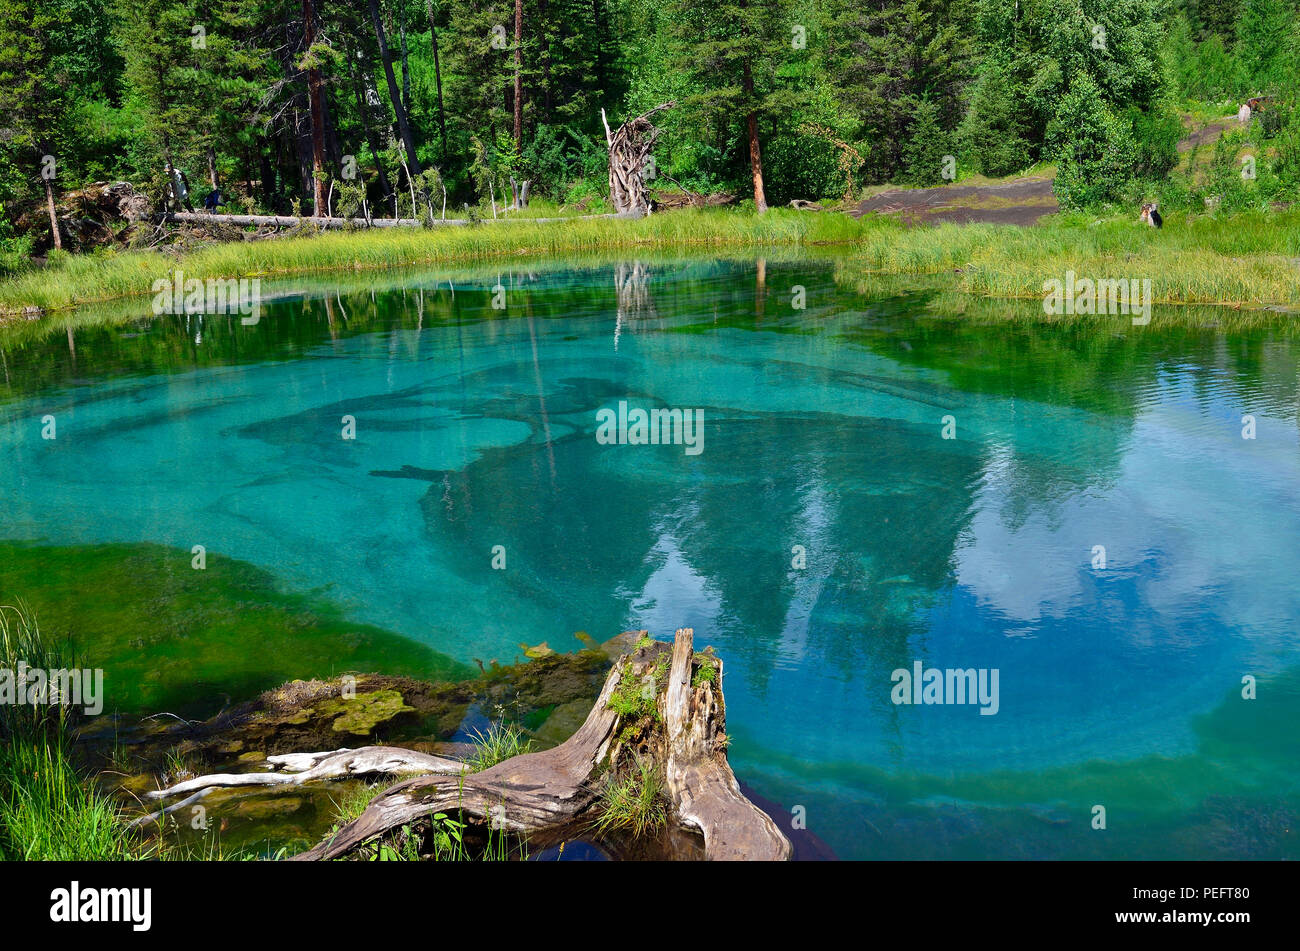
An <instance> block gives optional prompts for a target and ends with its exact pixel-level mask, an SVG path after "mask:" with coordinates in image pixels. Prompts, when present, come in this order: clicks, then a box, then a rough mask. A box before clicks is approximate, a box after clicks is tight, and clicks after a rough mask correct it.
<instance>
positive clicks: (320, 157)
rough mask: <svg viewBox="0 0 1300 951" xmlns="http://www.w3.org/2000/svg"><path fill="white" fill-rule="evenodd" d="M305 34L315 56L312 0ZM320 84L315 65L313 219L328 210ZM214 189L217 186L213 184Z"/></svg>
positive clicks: (306, 3) (311, 91)
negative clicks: (323, 210) (323, 209)
mask: <svg viewBox="0 0 1300 951" xmlns="http://www.w3.org/2000/svg"><path fill="white" fill-rule="evenodd" d="M302 33H303V44H304V45H305V46H306V47H307V55H308V56H312V53H311V48H312V46H314V45H315V43H316V8H315V4H314V2H313V0H302ZM320 84H321V74H320V68H319V67H318V66H316V65H314V61H313V63H312V64H309V66H308V68H307V99H308V102H309V105H310V107H311V166H312V176H311V178H312V189H311V204H312V209H313V210H312V214H314V215H319V214H320V213H321V209H322V208H323V207H324V206H325V114H324V111H323V110H322V109H321V98H320V96H321V94H320ZM212 187H213V188H216V187H217V186H216V185H215V184H214V185H213V186H212Z"/></svg>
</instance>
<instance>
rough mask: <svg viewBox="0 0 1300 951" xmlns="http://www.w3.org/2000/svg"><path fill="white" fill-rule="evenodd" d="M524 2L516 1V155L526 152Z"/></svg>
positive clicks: (521, 0)
mask: <svg viewBox="0 0 1300 951" xmlns="http://www.w3.org/2000/svg"><path fill="white" fill-rule="evenodd" d="M523 44H524V0H515V155H519V154H520V153H521V152H523V150H524V72H523V55H524V53H523Z"/></svg>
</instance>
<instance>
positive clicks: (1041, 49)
mask: <svg viewBox="0 0 1300 951" xmlns="http://www.w3.org/2000/svg"><path fill="white" fill-rule="evenodd" d="M1297 38H1298V34H1297V4H1296V0H1173V2H1172V3H1171V0H883V2H881V3H878V4H870V5H863V4H860V3H857V2H853V0H455V2H452V0H365V2H357V3H342V2H340V0H293V2H288V0H41V2H36V0H0V258H2V257H3V255H4V254H5V253H7V254H8V255H10V256H11V257H12V256H14V255H19V256H21V255H22V254H25V253H26V252H27V251H29V250H30V249H31V245H32V242H33V240H34V241H35V242H36V243H37V245H38V246H39V247H41V248H43V247H48V245H49V244H50V239H51V237H52V235H51V224H50V221H51V218H52V217H53V215H54V211H53V207H54V202H55V201H56V198H57V196H58V195H59V194H63V193H66V192H67V191H68V190H70V189H75V188H77V187H78V186H80V185H82V184H85V183H87V182H91V181H97V180H106V179H125V180H129V181H131V182H133V183H135V184H136V185H137V186H142V187H144V188H145V189H146V190H147V191H148V193H149V194H150V196H151V197H152V198H154V199H155V200H157V198H158V196H161V194H162V193H163V189H164V187H165V185H166V184H167V182H168V176H167V175H166V174H165V172H164V169H165V167H166V166H165V163H167V162H171V163H174V165H175V166H176V167H177V168H178V169H180V170H181V171H183V172H184V173H185V175H186V178H187V180H188V182H189V186H190V190H191V197H192V199H193V200H194V202H195V204H197V203H198V202H199V201H200V200H201V199H202V198H203V196H204V195H205V194H206V193H207V192H208V191H209V190H211V189H212V188H215V187H218V186H219V187H220V188H221V190H222V193H223V196H224V198H225V202H226V209H227V210H248V211H265V212H279V213H288V212H292V211H295V210H302V211H312V210H320V211H321V213H325V211H326V209H322V208H321V207H320V206H321V204H322V203H324V204H325V205H328V210H329V211H332V212H333V213H339V212H340V210H350V211H352V210H355V209H357V208H359V207H361V202H362V200H363V199H364V200H365V201H366V202H367V206H368V207H369V208H370V209H371V210H372V213H373V214H382V215H392V214H401V215H414V216H419V215H422V214H425V213H426V212H428V213H434V212H435V211H437V212H438V213H441V212H440V206H441V204H442V200H443V193H442V189H443V187H444V186H445V187H446V195H447V202H448V207H450V208H453V209H454V208H459V207H461V205H462V204H466V203H472V204H474V205H476V206H482V207H483V208H484V209H486V208H487V207H488V206H489V205H498V206H499V205H501V204H502V203H503V202H506V201H509V196H510V180H511V178H512V177H513V178H516V179H519V180H523V179H528V180H530V181H531V182H532V191H533V194H534V195H540V196H543V197H545V198H548V199H550V200H553V201H556V202H568V203H582V205H583V207H595V206H597V205H599V203H600V201H601V200H602V198H603V196H604V195H605V194H606V193H607V186H606V180H605V174H606V172H605V157H604V130H603V124H602V115H601V112H602V110H605V111H606V112H607V113H608V116H609V120H610V122H611V124H615V125H616V124H617V123H618V122H620V121H622V120H623V119H625V118H628V117H631V116H633V115H636V114H638V113H640V112H643V111H645V110H648V109H650V108H652V107H654V106H656V105H659V104H660V103H663V102H666V101H669V100H676V102H677V103H678V105H677V107H676V108H674V109H671V110H669V111H667V112H664V113H660V114H659V116H657V118H656V121H657V122H658V123H659V124H660V125H661V127H662V129H663V134H662V137H661V139H660V144H659V146H658V147H657V149H656V155H655V158H656V174H658V175H660V178H659V181H658V184H667V183H669V182H671V183H673V184H674V185H676V184H680V185H681V186H684V187H686V188H689V189H692V190H694V191H698V192H707V191H728V192H731V193H733V194H735V195H736V196H737V197H738V198H740V199H742V200H745V201H750V202H754V203H756V204H758V205H759V206H760V207H761V206H763V205H764V204H765V203H770V204H784V203H786V202H788V201H790V200H791V199H793V198H805V199H826V198H833V199H839V198H844V197H853V196H854V195H855V194H856V193H857V192H858V191H859V190H860V189H861V188H863V187H865V186H869V185H872V184H879V183H886V182H895V183H905V184H916V185H933V184H941V183H942V182H943V181H945V180H952V179H954V178H957V177H962V176H965V175H968V174H971V173H982V174H985V175H990V176H1002V175H1007V174H1012V173H1016V172H1020V171H1024V170H1025V169H1027V168H1029V167H1032V166H1033V165H1034V164H1036V163H1039V162H1047V163H1055V164H1056V165H1057V166H1058V177H1057V193H1058V196H1059V197H1060V198H1061V200H1062V202H1063V204H1065V205H1066V206H1067V207H1086V206H1092V205H1096V204H1098V203H1105V202H1113V201H1130V200H1134V199H1135V198H1137V197H1142V196H1155V195H1159V196H1160V197H1162V199H1164V200H1165V201H1168V202H1171V203H1173V204H1175V205H1176V204H1178V203H1179V202H1180V201H1183V202H1191V200H1192V199H1193V198H1196V199H1198V200H1199V199H1200V198H1203V197H1205V196H1204V195H1201V194H1200V192H1198V191H1197V188H1196V187H1194V185H1193V184H1191V183H1190V179H1189V180H1187V181H1182V182H1181V183H1179V184H1177V185H1176V186H1173V187H1171V186H1170V185H1169V184H1168V182H1167V181H1166V179H1167V176H1168V173H1169V172H1170V170H1171V169H1172V168H1173V167H1174V166H1175V165H1176V163H1177V159H1178V153H1177V151H1176V144H1177V142H1178V140H1179V138H1180V136H1181V135H1182V134H1183V122H1182V121H1181V116H1182V115H1184V114H1186V113H1189V112H1191V113H1197V114H1199V115H1202V116H1230V115H1233V114H1235V112H1236V109H1237V108H1238V106H1239V105H1240V104H1241V102H1243V101H1244V100H1245V99H1246V98H1247V97H1252V96H1261V95H1263V96H1268V97H1270V99H1269V103H1268V107H1267V108H1266V109H1264V110H1263V111H1261V112H1259V113H1258V116H1257V117H1256V123H1255V124H1254V125H1252V126H1250V127H1247V128H1245V129H1242V130H1241V131H1240V132H1237V133H1234V135H1235V136H1236V137H1235V139H1234V138H1232V137H1230V138H1229V142H1228V144H1227V145H1226V146H1224V147H1223V148H1222V149H1221V150H1220V151H1219V152H1218V153H1216V156H1215V157H1214V158H1213V159H1212V160H1211V161H1210V162H1209V170H1208V172H1207V175H1208V178H1209V181H1208V184H1207V185H1206V187H1207V188H1209V187H1214V188H1215V194H1214V200H1215V201H1222V202H1224V203H1225V204H1226V205H1233V204H1234V203H1236V204H1238V205H1241V204H1259V203H1260V202H1266V201H1269V200H1277V199H1279V198H1282V197H1290V196H1293V195H1294V193H1295V190H1296V187H1297V181H1298V180H1300V170H1298V168H1297V164H1298V162H1300V155H1298V152H1300V119H1298V117H1297V110H1296V97H1295V92H1296V85H1297V80H1296V74H1297V63H1296V52H1295V51H1296V47H1297V43H1296V40H1297ZM1234 144H1235V145H1236V146H1237V149H1236V150H1233V149H1232V146H1233V145H1234ZM1247 144H1252V147H1253V148H1254V152H1252V155H1256V161H1255V167H1254V168H1253V169H1252V176H1249V177H1244V178H1243V177H1242V176H1237V177H1236V178H1234V177H1233V175H1234V174H1235V170H1236V166H1237V164H1238V162H1239V161H1240V160H1241V155H1239V154H1238V153H1240V152H1241V151H1242V149H1243V148H1245V146H1246V145H1247ZM1216 176H1217V177H1216ZM318 182H319V186H318V184H317V183H318ZM584 200H585V201H584ZM413 204H414V207H413ZM480 213H482V212H480ZM4 267H5V262H4V261H3V260H0V270H3V269H4Z"/></svg>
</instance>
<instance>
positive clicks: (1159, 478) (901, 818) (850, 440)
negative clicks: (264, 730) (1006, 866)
mask: <svg viewBox="0 0 1300 951" xmlns="http://www.w3.org/2000/svg"><path fill="white" fill-rule="evenodd" d="M837 267H839V265H837V264H836V263H835V262H833V261H829V260H826V261H821V260H788V261H780V260H772V261H767V262H764V263H763V264H762V265H761V266H760V265H759V264H758V263H757V262H755V261H754V260H748V261H730V260H719V261H714V260H700V261H694V260H686V261H656V262H653V263H650V264H646V265H642V266H640V267H633V265H632V264H631V263H628V264H625V265H622V266H620V265H617V264H610V265H600V266H584V267H575V268H573V269H567V270H565V269H559V270H547V269H544V268H541V267H540V266H538V269H537V270H536V271H534V272H532V273H529V272H527V271H526V270H522V269H521V268H520V267H519V266H515V267H514V268H513V269H511V268H506V267H503V268H502V269H501V270H499V271H498V270H497V269H495V268H494V269H493V270H491V271H490V272H481V273H478V274H468V275H466V274H461V275H459V276H458V277H457V278H456V279H454V280H453V281H451V282H450V283H449V281H448V279H447V275H446V274H440V273H436V272H431V273H427V274H416V275H410V276H407V277H404V278H403V279H402V280H401V282H400V284H399V286H396V287H387V286H383V287H381V286H379V285H381V284H383V283H384V282H382V281H381V280H379V279H376V281H375V284H376V288H373V289H367V288H365V287H364V286H363V287H358V286H356V285H352V286H349V287H347V288H345V289H342V290H338V291H333V290H330V291H322V292H321V293H320V294H316V293H311V294H306V295H296V296H290V297H286V298H282V299H280V300H277V301H275V302H273V303H270V304H267V305H265V307H264V309H263V312H262V314H261V318H260V321H259V323H258V324H257V325H255V326H242V325H241V324H240V321H239V320H238V318H235V319H233V320H232V319H230V318H227V317H209V318H207V319H206V320H205V321H204V322H203V324H202V325H200V322H199V320H198V318H197V317H191V318H188V319H187V318H186V317H183V316H179V317H178V316H166V317H158V318H154V317H150V316H148V302H147V301H146V302H143V303H142V304H141V307H140V313H141V316H140V318H139V319H138V320H133V321H129V322H126V323H120V324H116V325H112V326H94V327H88V328H82V329H79V330H78V331H77V332H76V333H75V334H74V335H73V336H72V338H71V339H70V338H69V335H68V334H67V333H65V331H64V328H63V327H62V326H59V327H58V329H55V330H50V331H48V332H44V331H43V332H41V333H39V334H31V333H28V334H27V335H26V336H25V337H23V338H22V339H21V341H19V342H14V341H12V340H11V341H9V342H8V343H6V344H5V346H4V347H3V348H0V349H2V352H3V355H4V374H5V376H4V389H0V458H3V459H4V460H5V465H4V467H3V469H2V470H0V497H3V499H4V507H3V518H0V538H2V539H7V540H22V541H31V542H39V543H41V544H43V545H50V546H78V545H88V544H92V543H104V542H129V543H136V542H150V543H157V544H161V545H167V546H172V547H174V548H176V549H182V550H184V551H185V552H188V551H189V550H190V549H191V547H192V546H193V545H196V544H201V545H204V546H205V547H206V549H207V550H208V551H209V552H211V553H219V554H221V555H225V556H230V557H234V558H238V559H242V560H245V561H247V562H251V563H253V564H255V565H257V566H260V567H262V568H264V569H266V570H267V571H269V572H270V573H272V574H273V575H274V577H275V579H276V582H277V584H278V585H279V586H280V587H281V588H282V589H283V590H285V591H289V592H313V593H317V594H321V593H323V594H324V595H325V596H327V597H328V598H330V599H331V600H332V601H334V602H335V603H337V604H339V605H340V606H341V607H342V608H343V609H344V610H345V611H346V613H347V616H348V617H349V618H352V619H354V620H355V621H357V622H364V623H367V624H372V625H376V626H379V627H383V628H387V629H389V630H391V631H394V632H397V633H399V634H401V635H403V636H405V637H407V638H410V639H413V640H415V641H418V642H421V643H424V644H427V645H429V646H431V647H433V648H435V649H437V650H438V651H440V652H442V653H445V654H447V655H450V656H451V657H452V658H454V659H456V660H460V661H465V662H471V661H472V660H473V659H475V658H478V659H482V660H484V661H487V660H489V659H493V658H495V659H499V660H501V661H502V662H508V661H510V660H511V659H513V658H514V657H516V656H519V655H520V650H519V647H518V645H519V644H520V643H521V642H524V643H528V644H536V643H538V642H540V641H547V642H548V643H549V644H550V646H551V647H553V648H555V649H557V650H574V649H577V648H578V647H579V646H580V644H579V642H578V640H577V639H575V638H574V637H573V633H574V632H575V631H584V632H588V633H589V634H590V635H592V636H593V637H595V638H596V639H597V640H604V639H606V638H607V637H609V636H612V635H613V634H615V633H618V632H619V631H622V630H625V629H639V628H646V629H648V630H649V631H650V632H651V633H652V634H653V635H654V636H657V637H659V638H661V639H670V638H671V637H672V634H673V631H674V629H676V628H678V627H693V628H694V629H695V636H696V642H697V644H698V645H701V646H702V645H706V644H711V645H713V646H714V647H715V648H716V650H717V652H718V653H719V654H720V655H721V656H722V657H723V658H724V661H725V664H726V679H725V681H724V686H725V690H726V698H727V701H728V711H727V712H728V726H729V732H730V734H731V736H732V745H731V749H730V755H731V759H732V763H733V766H734V767H735V769H736V772H737V774H738V775H739V777H740V778H741V779H742V780H743V781H744V782H746V783H747V784H748V785H749V786H750V787H752V788H753V789H754V790H755V791H756V792H758V793H759V794H761V795H762V796H764V797H765V798H767V799H771V800H773V801H775V802H777V803H779V804H780V805H781V807H782V809H783V810H793V812H792V813H791V814H792V815H794V814H795V813H797V814H798V815H800V816H805V817H806V822H807V826H808V828H809V829H810V830H811V831H812V832H814V833H815V834H816V835H818V836H819V837H821V838H822V839H823V840H825V841H826V842H827V843H828V844H829V845H830V846H831V847H832V848H833V849H834V850H835V852H836V853H837V854H838V855H840V856H842V857H857V858H873V857H879V858H1014V857H1043V858H1225V857H1231V858H1277V857H1291V858H1297V857H1300V845H1297V830H1296V822H1297V821H1300V739H1298V738H1297V737H1298V735H1300V675H1298V674H1297V665H1298V664H1300V638H1298V636H1297V619H1298V618H1300V431H1298V428H1297V373H1298V367H1300V343H1297V340H1296V339H1295V338H1294V337H1293V336H1292V335H1291V334H1290V333H1289V332H1287V331H1286V330H1285V329H1283V328H1281V327H1271V328H1270V327H1267V326H1265V327H1257V328H1253V329H1246V330H1239V331H1226V330H1222V329H1218V328H1216V327H1215V326H1213V325H1209V322H1211V321H1213V320H1214V319H1215V317H1214V315H1213V314H1208V315H1206V316H1205V319H1204V321H1201V322H1198V319H1190V320H1189V319H1188V318H1186V317H1183V318H1180V319H1175V318H1173V317H1170V316H1169V315H1168V314H1166V313H1162V312H1161V311H1160V310H1159V309H1157V311H1156V314H1155V319H1154V320H1153V322H1152V323H1151V324H1150V325H1148V326H1145V327H1133V326H1131V325H1129V324H1128V322H1127V321H1125V320H1123V319H1119V320H1115V321H1107V320H1097V319H1090V320H1085V321H1082V322H1079V323H1072V324H1058V325H1046V324H1043V323H1041V322H1037V321H1034V320H1032V319H1024V320H1018V321H1012V322H996V321H995V322H984V321H982V320H981V314H983V315H984V316H987V315H990V314H994V315H995V314H997V313H998V306H999V305H992V304H989V305H982V310H981V311H980V313H974V312H972V313H967V314H958V313H954V312H952V311H951V310H950V309H945V307H951V306H952V305H945V303H944V300H945V299H944V298H943V297H942V295H938V294H937V293H936V292H932V291H929V290H925V289H923V288H919V287H917V288H911V289H909V288H907V287H901V288H900V287H890V288H888V289H885V288H882V289H881V290H880V291H879V293H872V292H871V291H870V289H868V292H867V293H865V294H864V293H863V292H861V291H860V290H854V289H851V288H849V287H848V286H847V285H846V284H844V283H843V282H842V281H841V282H837V281H836V279H835V278H836V270H837ZM841 276H842V275H841ZM498 282H500V286H501V288H502V289H503V291H504V293H503V294H502V295H500V296H502V297H504V301H505V304H506V306H505V309H504V310H496V309H494V308H493V307H492V298H493V296H494V294H493V288H494V286H496V285H497V284H498ZM453 285H454V288H453ZM796 286H797V287H802V288H803V289H804V291H805V293H806V303H807V306H806V309H796V308H795V307H793V306H792V303H791V302H792V299H793V298H794V295H795V294H796V290H795V288H796ZM1002 306H1005V307H1011V306H1012V305H1010V304H1007V305H1002ZM1021 310H1022V312H1023V315H1025V316H1026V317H1028V318H1032V317H1033V316H1034V308H1033V307H1032V306H1029V307H1028V308H1022V309H1021ZM3 339H4V338H2V337H0V341H3ZM620 401H626V402H627V403H628V404H629V405H630V406H633V407H644V408H647V409H649V408H655V407H659V408H678V409H683V410H700V411H702V413H703V449H702V451H701V452H700V453H699V454H698V455H694V454H689V453H687V452H686V451H685V447H684V446H682V445H606V444H602V443H600V442H598V440H597V438H596V431H597V412H598V411H599V410H601V409H602V408H617V406H618V404H619V402H620ZM47 414H49V415H53V416H54V417H55V419H56V421H57V427H58V428H57V438H56V439H54V440H46V439H42V418H43V417H44V416H45V415H47ZM345 416H351V417H353V418H355V427H356V437H355V439H344V438H343V435H342V432H343V417H345ZM1246 416H1249V417H1251V420H1252V421H1253V427H1254V438H1253V439H1245V438H1243V428H1244V427H1246V426H1247V425H1248V423H1247V422H1244V421H1243V417H1246ZM945 417H951V420H950V421H946V420H945ZM945 423H947V426H945ZM945 428H947V430H948V435H951V436H952V438H945ZM495 546H501V547H502V548H503V549H504V557H505V568H504V569H500V570H499V569H495V568H494V567H493V556H494V549H495ZM797 546H799V547H797ZM1096 546H1102V547H1104V558H1105V564H1104V567H1101V564H1100V561H1099V556H1100V553H1099V550H1098V549H1097V547H1096ZM496 550H497V551H500V549H496ZM800 552H802V553H803V561H802V563H801V565H802V566H797V565H796V562H798V561H799V555H800ZM85 596H86V597H87V598H112V597H113V593H112V592H111V591H100V592H90V591H88V592H86V595H85ZM159 623H160V624H166V623H169V622H168V619H167V617H166V613H165V610H164V611H163V612H162V614H161V615H160V620H159ZM258 649H259V645H258V644H249V645H248V651H249V653H250V655H251V656H253V657H255V656H256V653H257V651H258ZM917 661H919V662H921V663H922V664H923V666H925V667H938V668H963V669H965V668H976V669H988V670H996V671H997V673H998V687H999V695H998V709H997V713H996V714H995V715H981V714H980V709H979V707H978V706H977V705H970V704H947V705H928V704H922V705H900V704H896V703H894V702H893V701H892V699H891V689H892V687H893V683H892V681H891V674H892V672H893V671H894V670H895V669H897V668H906V669H908V670H911V669H912V666H913V664H914V662H917ZM110 673H111V672H110ZM1246 676H1250V677H1254V678H1255V679H1256V691H1257V694H1256V699H1253V700H1252V699H1245V698H1243V697H1242V690H1243V687H1242V678H1243V677H1246ZM1097 806H1103V807H1104V808H1105V819H1106V824H1105V828H1104V829H1100V828H1094V824H1095V822H1096V820H1095V818H1094V817H1095V815H1096V810H1095V807H1097ZM799 807H801V808H799Z"/></svg>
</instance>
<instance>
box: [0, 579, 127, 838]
mask: <svg viewBox="0 0 1300 951" xmlns="http://www.w3.org/2000/svg"><path fill="white" fill-rule="evenodd" d="M20 662H23V663H26V664H27V665H28V666H29V667H33V668H40V669H46V670H51V669H60V668H71V667H73V666H75V662H74V660H73V654H72V649H71V645H70V644H66V643H63V644H61V643H58V642H54V641H52V640H51V639H49V638H47V637H45V636H43V635H42V633H41V629H40V625H39V624H38V623H37V620H36V616H35V614H34V613H33V612H32V611H31V610H30V608H28V607H27V606H26V605H25V604H22V603H21V602H20V603H19V604H17V605H4V606H0V669H3V670H8V671H16V670H17V667H18V664H19V663H20ZM72 719H73V714H72V710H71V708H70V707H69V706H68V705H66V704H63V703H25V704H0V858H4V859H10V860H12V859H27V860H32V859H40V860H79V861H87V860H121V859H128V858H140V857H143V856H144V855H145V854H146V853H145V852H143V851H141V849H140V847H139V846H138V845H137V843H136V840H135V837H134V836H133V835H132V833H131V832H130V831H129V830H128V829H127V827H126V822H125V820H124V819H123V817H122V814H121V810H120V808H119V807H118V805H117V804H116V803H115V802H113V800H112V799H111V798H110V797H109V796H108V795H106V794H105V793H103V792H101V791H100V790H99V789H98V788H97V787H96V786H95V785H94V784H93V782H91V781H90V780H89V779H87V778H86V777H83V776H82V775H81V774H80V773H79V772H78V770H77V768H76V766H75V765H74V764H73V759H72V740H71V738H70V734H69V730H70V729H71V724H72Z"/></svg>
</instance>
